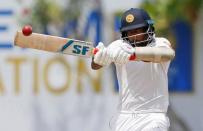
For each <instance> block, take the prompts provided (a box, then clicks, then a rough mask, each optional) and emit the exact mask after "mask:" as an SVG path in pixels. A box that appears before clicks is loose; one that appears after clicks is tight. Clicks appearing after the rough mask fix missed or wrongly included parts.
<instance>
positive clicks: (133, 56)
mask: <svg viewBox="0 0 203 131" xmlns="http://www.w3.org/2000/svg"><path fill="white" fill-rule="evenodd" d="M98 51H99V49H98V48H94V49H93V54H94V55H95V54H96V53H97V52H98ZM135 59H136V54H135V53H133V54H132V55H131V56H130V57H129V60H130V61H133V60H135Z"/></svg>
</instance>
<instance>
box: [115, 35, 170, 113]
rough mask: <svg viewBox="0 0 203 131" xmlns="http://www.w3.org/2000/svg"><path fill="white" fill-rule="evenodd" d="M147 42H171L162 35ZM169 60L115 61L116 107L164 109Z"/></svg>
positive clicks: (159, 44) (132, 110) (143, 110)
mask: <svg viewBox="0 0 203 131" xmlns="http://www.w3.org/2000/svg"><path fill="white" fill-rule="evenodd" d="M115 42H118V43H120V42H123V41H122V40H117V41H115ZM149 46H151V47H167V48H170V43H169V41H168V40H167V39H165V38H155V42H153V43H151V44H149ZM169 64H170V61H168V62H162V63H152V62H143V61H131V62H128V63H127V64H125V65H116V70H117V77H118V81H119V86H120V90H119V96H120V100H119V103H120V104H119V111H120V112H126V113H140V112H141V113H151V112H164V113H165V112H167V108H168V105H169V100H168V77H167V72H168V68H169Z"/></svg>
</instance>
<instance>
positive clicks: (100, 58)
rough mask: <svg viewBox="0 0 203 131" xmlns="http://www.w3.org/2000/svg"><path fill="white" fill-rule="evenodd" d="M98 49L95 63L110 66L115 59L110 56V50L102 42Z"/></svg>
mask: <svg viewBox="0 0 203 131" xmlns="http://www.w3.org/2000/svg"><path fill="white" fill-rule="evenodd" d="M96 48H97V49H98V52H97V53H96V54H95V55H94V63H96V64H98V65H101V66H107V65H110V64H111V63H112V60H113V59H112V57H111V55H110V52H109V50H108V49H107V48H106V47H105V46H104V44H103V43H102V42H99V44H98V45H97V47H96Z"/></svg>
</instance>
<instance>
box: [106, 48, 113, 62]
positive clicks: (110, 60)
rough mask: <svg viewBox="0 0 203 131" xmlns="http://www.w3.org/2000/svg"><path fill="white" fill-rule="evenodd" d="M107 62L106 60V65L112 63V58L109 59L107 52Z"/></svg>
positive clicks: (109, 54) (109, 55)
mask: <svg viewBox="0 0 203 131" xmlns="http://www.w3.org/2000/svg"><path fill="white" fill-rule="evenodd" d="M107 56H108V57H107V60H106V64H111V62H112V57H111V53H110V52H109V51H108V50H107Z"/></svg>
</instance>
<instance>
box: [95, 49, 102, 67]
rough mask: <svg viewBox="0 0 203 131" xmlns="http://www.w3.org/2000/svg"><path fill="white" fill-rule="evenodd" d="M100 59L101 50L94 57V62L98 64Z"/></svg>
mask: <svg viewBox="0 0 203 131" xmlns="http://www.w3.org/2000/svg"><path fill="white" fill-rule="evenodd" d="M101 59H102V50H99V51H98V52H97V53H96V55H95V56H94V62H95V63H97V64H100V61H101Z"/></svg>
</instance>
